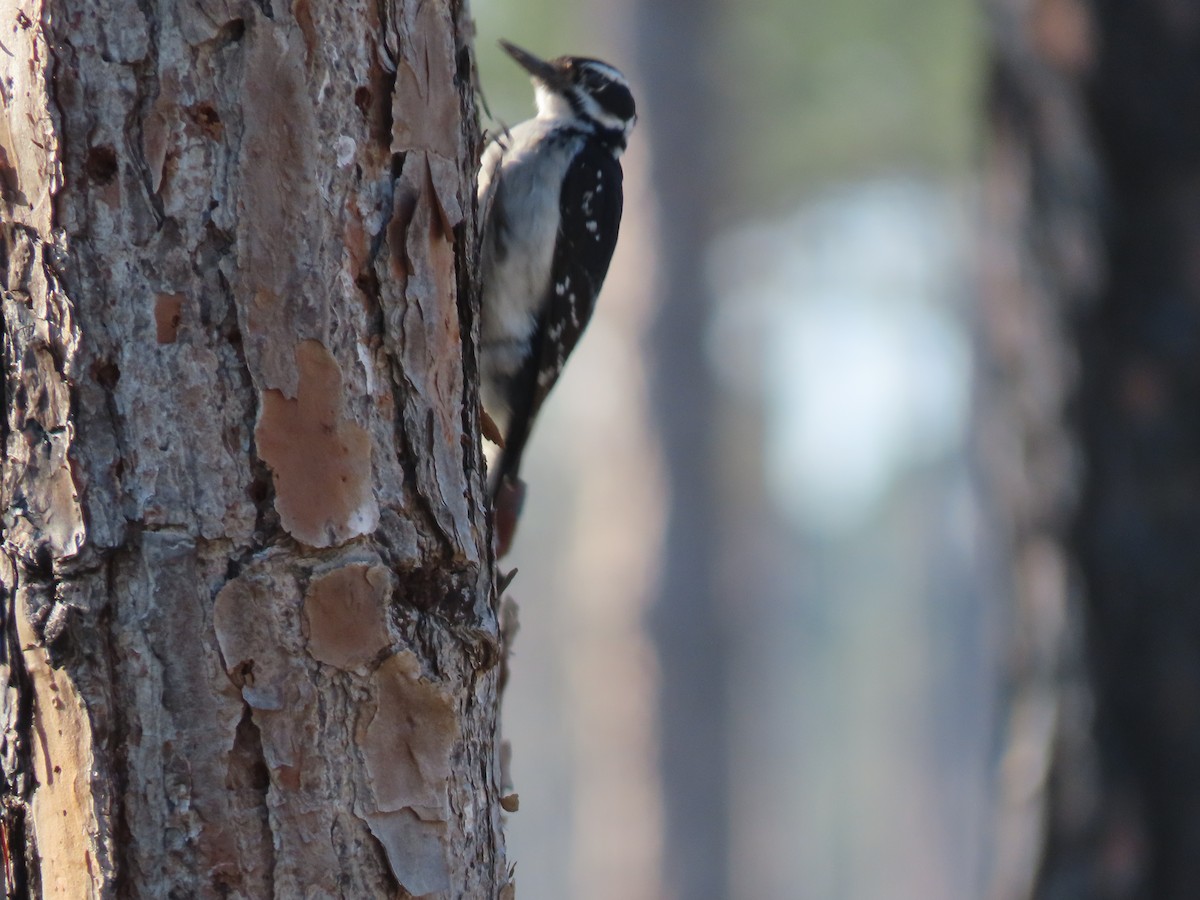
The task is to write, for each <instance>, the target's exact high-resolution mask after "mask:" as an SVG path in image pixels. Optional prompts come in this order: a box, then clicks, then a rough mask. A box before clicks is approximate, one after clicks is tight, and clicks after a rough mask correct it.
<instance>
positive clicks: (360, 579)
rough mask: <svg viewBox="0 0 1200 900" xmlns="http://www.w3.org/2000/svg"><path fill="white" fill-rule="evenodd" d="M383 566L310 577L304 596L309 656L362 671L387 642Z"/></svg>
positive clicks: (386, 586)
mask: <svg viewBox="0 0 1200 900" xmlns="http://www.w3.org/2000/svg"><path fill="white" fill-rule="evenodd" d="M390 588H391V585H390V584H389V582H388V571H387V569H385V568H384V567H383V566H367V565H363V564H361V563H358V564H355V565H350V566H342V567H341V568H340V569H335V570H334V571H332V572H329V573H328V574H325V575H322V576H320V577H319V578H315V579H313V581H312V583H311V584H310V585H309V588H308V592H307V593H306V594H305V595H304V625H305V634H306V637H307V638H308V652H309V653H311V654H312V656H313V659H316V660H318V661H319V662H323V663H325V664H326V665H329V666H336V667H337V668H339V669H344V670H346V671H355V670H362V669H364V668H365V666H366V665H367V664H368V663H370V662H371V661H372V660H373V659H375V657H376V656H378V655H379V654H380V653H381V652H382V651H383V650H384V649H385V648H386V647H387V646H388V644H389V643H391V641H390V638H389V637H388V628H387V601H388V595H389V594H390V593H391V590H390Z"/></svg>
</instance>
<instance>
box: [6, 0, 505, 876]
mask: <svg viewBox="0 0 1200 900" xmlns="http://www.w3.org/2000/svg"><path fill="white" fill-rule="evenodd" d="M6 10H7V11H6V12H5V13H4V14H3V15H4V18H3V21H2V23H0V25H2V28H0V42H2V43H3V45H4V46H3V51H4V52H3V53H0V79H2V80H0V91H2V92H3V104H4V107H5V114H6V118H5V121H4V122H3V123H2V124H0V179H2V181H0V187H2V190H3V210H4V216H3V236H4V242H3V256H2V258H0V263H2V265H0V271H2V273H3V277H4V284H3V287H4V289H5V291H4V298H3V322H4V367H5V400H6V416H5V419H4V432H3V446H4V458H3V466H2V470H0V475H2V483H0V500H2V503H0V506H2V507H3V509H4V529H5V544H4V552H3V554H2V555H0V586H2V588H3V597H4V606H3V610H2V612H3V625H4V643H3V648H2V649H3V653H2V654H0V662H2V665H3V669H2V676H3V684H4V685H5V686H6V690H5V692H4V695H3V697H4V703H3V708H2V718H3V726H4V741H3V744H2V747H3V760H2V761H3V769H4V776H5V796H4V807H3V816H2V822H3V826H4V827H3V835H2V839H3V840H2V843H3V849H4V868H3V876H4V884H5V888H6V891H7V893H8V895H9V896H13V897H43V896H44V897H49V896H57V897H65V898H71V900H75V898H85V897H168V896H172V897H177V896H187V897H217V896H241V897H270V896H275V897H281V898H293V897H300V896H310V895H312V896H316V895H319V896H323V897H333V896H345V897H384V896H409V895H430V896H439V897H472V898H475V897H496V896H500V895H501V894H503V893H505V892H506V890H507V889H506V888H505V885H506V881H507V873H506V869H505V864H504V853H503V842H502V839H501V835H500V808H499V804H498V800H499V798H498V789H499V774H498V770H497V764H496V753H495V739H496V702H497V682H496V677H497V666H496V665H495V663H496V662H497V660H498V658H499V652H500V651H499V638H498V628H497V622H496V617H495V615H494V610H493V603H492V600H493V597H492V593H493V591H492V564H491V559H490V549H489V537H488V529H487V525H486V516H485V510H484V506H483V503H484V501H483V499H482V498H483V497H484V490H483V479H482V475H481V463H480V457H479V452H478V447H479V440H478V424H477V421H476V413H475V410H476V409H477V404H476V401H475V391H474V388H473V386H472V385H473V380H474V377H475V372H474V362H473V360H474V354H473V349H472V347H473V338H472V334H473V315H472V313H471V309H472V304H471V302H470V298H471V297H472V296H473V292H472V290H471V282H470V275H469V272H470V259H469V255H470V254H469V252H468V249H469V248H470V247H471V246H472V240H473V227H472V221H473V214H472V207H473V200H472V198H473V189H472V185H473V175H474V167H475V159H476V153H475V151H476V143H477V140H478V135H477V126H476V124H475V114H474V106H473V99H472V96H471V93H470V84H471V69H472V65H473V63H472V59H471V53H470V49H469V46H468V45H467V40H468V37H467V35H468V34H469V23H468V22H467V21H466V20H465V12H464V10H463V8H462V5H461V4H460V3H459V2H449V3H422V2H417V0H395V2H390V3H389V2H384V3H375V2H362V3H356V2H350V3H345V2H307V0H296V2H294V3H290V4H289V3H281V2H277V0H276V2H272V0H262V2H257V3H253V2H234V3H227V2H220V0H213V2H208V0H201V2H195V3H189V4H174V3H160V4H155V3H153V2H138V3H135V2H133V0H20V2H19V3H18V4H17V8H16V9H15V10H14V9H13V7H12V6H11V5H10V6H8V7H6ZM464 336H465V337H466V338H467V340H466V341H465V344H464ZM464 346H465V347H466V348H467V352H465V353H464Z"/></svg>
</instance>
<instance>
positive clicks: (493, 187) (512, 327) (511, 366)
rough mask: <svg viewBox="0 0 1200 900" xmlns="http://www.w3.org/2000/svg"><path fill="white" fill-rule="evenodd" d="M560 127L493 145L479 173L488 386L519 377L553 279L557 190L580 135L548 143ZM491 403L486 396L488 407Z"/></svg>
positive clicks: (536, 123)
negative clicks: (517, 373)
mask: <svg viewBox="0 0 1200 900" xmlns="http://www.w3.org/2000/svg"><path fill="white" fill-rule="evenodd" d="M556 124H557V123H555V122H553V121H550V120H546V119H541V118H539V119H530V120H529V121H527V122H522V123H521V124H520V125H518V126H516V127H515V128H513V129H512V131H511V133H510V134H508V135H505V136H502V137H500V138H499V139H497V140H496V141H494V142H493V143H492V144H491V145H490V146H489V147H488V149H487V152H486V153H485V154H484V157H483V163H482V166H481V170H480V175H479V204H480V209H481V211H482V213H483V215H484V229H485V235H486V234H487V232H488V229H491V228H496V229H499V230H500V231H499V233H498V234H496V235H495V236H494V239H487V238H486V237H485V240H484V244H483V248H482V254H483V255H482V260H481V262H482V267H483V299H482V311H481V320H480V327H481V332H482V338H483V348H482V349H483V358H482V364H483V368H484V373H483V374H484V381H485V383H487V382H488V381H490V380H491V378H490V377H489V376H496V375H499V376H503V375H508V374H511V373H512V372H515V371H516V369H517V368H518V367H519V366H520V364H521V362H522V361H523V360H524V358H525V357H526V356H527V355H528V353H529V339H530V337H531V336H532V332H533V329H534V327H535V322H536V318H537V314H538V310H539V307H540V305H541V303H542V301H543V300H544V299H545V298H546V286H547V284H548V283H549V278H550V265H551V262H552V260H553V257H554V243H555V240H556V238H557V235H558V222H559V210H558V204H559V191H560V188H561V185H562V181H563V177H564V176H565V174H566V170H567V166H568V165H569V164H570V161H571V158H572V157H573V156H574V154H575V152H576V150H577V149H578V142H579V141H580V140H581V138H580V137H571V138H567V139H565V140H557V139H554V138H548V137H547V136H548V135H549V134H550V132H551V131H552V130H553V129H554V127H555V125H556ZM486 404H487V399H486V398H485V405H486Z"/></svg>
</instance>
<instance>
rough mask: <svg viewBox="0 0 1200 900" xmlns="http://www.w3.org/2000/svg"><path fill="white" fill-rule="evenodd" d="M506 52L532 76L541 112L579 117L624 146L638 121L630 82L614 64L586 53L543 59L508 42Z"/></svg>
mask: <svg viewBox="0 0 1200 900" xmlns="http://www.w3.org/2000/svg"><path fill="white" fill-rule="evenodd" d="M500 46H501V47H503V48H504V52H505V53H507V54H508V55H509V56H511V57H512V58H513V59H515V60H516V61H517V63H518V64H519V65H520V66H521V68H523V69H524V70H525V71H526V72H528V73H529V74H530V75H531V76H532V77H533V85H534V88H535V91H536V97H537V108H538V115H539V116H540V117H542V118H564V119H577V120H579V121H581V122H582V123H584V124H588V125H591V126H593V127H595V128H596V129H598V130H599V131H602V132H605V133H608V134H611V135H612V136H613V137H616V138H619V140H620V143H621V145H622V146H624V144H625V140H626V139H627V138H628V137H629V133H630V132H631V131H633V126H634V124H635V123H636V122H637V108H636V106H635V105H634V102H633V93H632V91H630V90H629V82H628V81H627V80H626V78H625V76H624V75H622V74H621V73H620V72H619V71H618V70H617V69H615V68H614V67H613V66H610V65H609V64H608V63H606V62H601V61H600V60H598V59H588V58H587V57H583V56H560V57H558V58H557V59H551V60H544V59H540V58H538V57H536V56H534V55H533V54H532V53H530V52H529V51H527V50H522V49H521V48H520V47H518V46H516V45H515V44H510V43H509V42H508V41H501V42H500Z"/></svg>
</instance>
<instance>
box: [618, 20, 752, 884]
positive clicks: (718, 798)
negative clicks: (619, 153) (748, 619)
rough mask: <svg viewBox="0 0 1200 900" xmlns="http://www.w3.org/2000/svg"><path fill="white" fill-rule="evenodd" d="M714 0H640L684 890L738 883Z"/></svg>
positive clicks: (670, 704) (677, 854)
mask: <svg viewBox="0 0 1200 900" xmlns="http://www.w3.org/2000/svg"><path fill="white" fill-rule="evenodd" d="M713 16H714V10H713V7H712V4H711V3H708V2H700V3H697V2H694V0H641V2H639V3H638V5H637V35H638V44H639V61H638V68H639V70H640V73H641V74H642V77H643V83H644V85H645V90H646V92H647V93H646V97H645V103H644V107H645V109H646V110H647V113H646V115H645V117H644V118H645V122H646V126H645V127H646V131H647V134H648V136H649V141H650V155H651V180H652V182H653V183H654V185H655V190H656V195H657V196H656V199H657V202H658V204H659V206H660V209H661V214H660V216H659V220H658V221H659V225H660V232H659V234H658V238H657V240H658V245H659V246H660V247H661V254H662V255H661V257H660V260H659V262H660V268H659V273H660V278H661V284H662V286H663V290H662V295H661V302H660V307H659V314H658V319H657V321H656V323H655V326H654V331H653V334H652V336H651V341H652V349H651V351H650V379H651V389H652V398H651V402H652V415H653V418H654V420H655V422H656V423H657V425H658V428H659V437H660V440H661V442H662V454H663V458H664V459H666V460H669V464H668V465H667V466H666V469H665V471H666V475H667V487H668V513H667V522H666V529H665V547H664V551H663V570H662V580H661V583H660V585H659V595H658V599H657V601H656V603H655V607H654V610H653V619H652V624H651V628H652V632H653V635H654V639H655V642H656V645H657V647H658V656H659V662H660V666H661V669H660V672H661V676H660V677H661V684H662V686H661V694H660V697H659V717H660V721H661V726H660V727H661V758H662V768H661V777H662V785H663V794H664V810H665V823H664V832H665V836H666V842H665V847H664V850H665V853H664V856H665V859H664V880H665V882H666V888H667V891H668V892H669V895H670V896H672V897H677V898H688V900H718V898H723V897H726V896H729V893H728V892H729V877H730V876H729V852H730V847H729V781H730V771H729V746H730V744H729V742H730V735H729V727H728V726H729V716H728V705H727V704H728V702H729V698H728V696H727V691H728V677H727V668H728V662H727V652H728V647H729V641H728V640H727V639H726V635H725V634H724V629H723V627H722V612H721V604H720V602H719V595H718V590H717V585H718V581H719V565H718V562H719V561H718V552H717V551H718V548H719V547H720V546H721V541H720V529H719V523H718V519H717V516H716V515H715V513H714V510H716V509H718V508H719V506H720V503H719V494H720V490H719V484H718V482H717V477H718V473H717V469H716V466H715V465H714V454H713V448H714V447H715V445H716V441H717V435H718V434H719V426H720V423H719V422H718V421H717V420H716V418H715V411H716V409H717V402H716V400H717V389H716V385H715V383H714V380H713V376H712V373H711V372H710V370H709V367H708V362H707V359H706V354H705V335H706V331H707V328H708V323H709V320H710V317H711V311H712V305H713V304H712V300H711V292H710V290H709V287H708V284H707V281H706V277H705V271H704V266H703V265H701V264H700V260H701V259H703V254H704V252H705V248H706V247H707V245H708V242H709V239H710V238H711V223H710V217H711V212H712V206H711V204H712V202H713V190H712V188H713V185H714V182H713V178H714V176H715V174H716V168H715V166H714V161H715V159H716V158H717V154H718V151H719V148H718V146H716V145H715V144H714V143H712V142H711V141H709V140H706V139H704V137H703V136H698V133H697V127H698V123H704V122H711V121H712V119H713V106H714V103H715V96H714V92H713V91H711V90H710V89H709V78H710V77H711V74H712V73H711V60H710V56H709V54H708V52H707V49H708V48H709V47H710V42H709V39H710V36H711V35H712V34H713V28H714V26H713V21H712V20H713Z"/></svg>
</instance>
